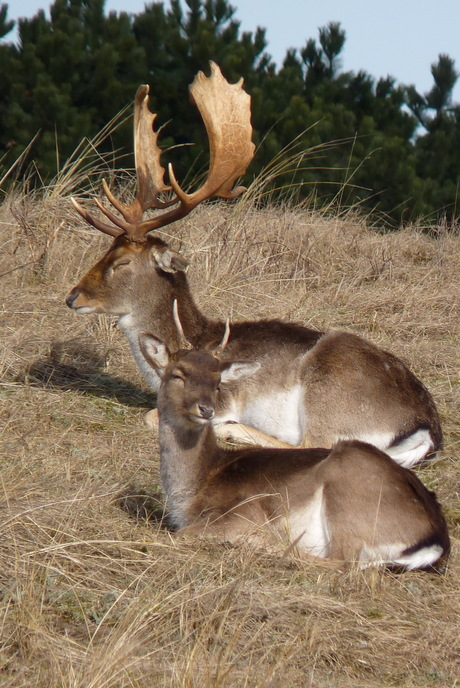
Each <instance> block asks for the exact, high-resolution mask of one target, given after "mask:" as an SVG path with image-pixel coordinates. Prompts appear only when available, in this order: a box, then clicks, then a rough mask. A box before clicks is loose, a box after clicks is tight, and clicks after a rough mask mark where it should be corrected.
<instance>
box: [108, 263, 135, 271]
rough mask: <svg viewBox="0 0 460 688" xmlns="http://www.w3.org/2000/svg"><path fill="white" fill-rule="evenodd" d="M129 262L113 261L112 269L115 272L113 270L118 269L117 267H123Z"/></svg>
mask: <svg viewBox="0 0 460 688" xmlns="http://www.w3.org/2000/svg"><path fill="white" fill-rule="evenodd" d="M130 264H131V261H130V260H121V261H120V262H119V263H115V265H112V270H113V271H114V272H115V270H118V269H119V268H125V267H126V266H128V265H130Z"/></svg>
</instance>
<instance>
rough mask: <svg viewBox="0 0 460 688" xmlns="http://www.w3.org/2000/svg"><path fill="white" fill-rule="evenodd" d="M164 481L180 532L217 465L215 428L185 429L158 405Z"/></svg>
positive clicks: (172, 515)
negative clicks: (192, 503) (193, 502)
mask: <svg viewBox="0 0 460 688" xmlns="http://www.w3.org/2000/svg"><path fill="white" fill-rule="evenodd" d="M159 419H160V464H161V480H162V483H163V488H164V491H165V493H166V499H167V508H168V511H169V514H170V518H171V521H172V523H173V524H174V525H175V526H176V527H177V528H182V527H184V526H186V525H188V524H189V517H188V512H189V507H190V505H191V502H192V501H193V499H194V497H195V496H196V495H197V493H198V492H199V490H200V489H201V487H203V485H204V484H205V482H206V479H207V476H208V475H209V473H210V471H211V470H212V468H214V467H215V465H216V463H217V461H218V455H219V449H218V447H217V443H216V439H215V435H214V431H213V429H212V426H210V425H206V426H200V425H196V426H194V425H193V426H192V424H191V423H189V424H187V427H186V428H184V427H183V426H182V425H181V426H179V425H178V424H177V422H174V420H173V419H171V418H169V417H168V414H167V411H165V409H164V405H163V404H161V403H160V404H159Z"/></svg>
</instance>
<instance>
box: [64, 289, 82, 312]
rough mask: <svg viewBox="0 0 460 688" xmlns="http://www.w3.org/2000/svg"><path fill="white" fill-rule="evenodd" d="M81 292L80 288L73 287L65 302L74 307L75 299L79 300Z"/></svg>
mask: <svg viewBox="0 0 460 688" xmlns="http://www.w3.org/2000/svg"><path fill="white" fill-rule="evenodd" d="M79 293H80V291H79V289H77V287H75V288H74V289H72V291H71V292H70V293H69V294H68V295H67V298H66V300H65V302H66V304H67V305H68V307H69V308H72V307H73V304H74V303H75V301H76V300H77V298H78V295H79Z"/></svg>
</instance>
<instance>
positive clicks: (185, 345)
mask: <svg viewBox="0 0 460 688" xmlns="http://www.w3.org/2000/svg"><path fill="white" fill-rule="evenodd" d="M173 316H174V323H175V325H176V329H177V339H178V341H179V348H180V349H193V345H192V344H190V342H189V341H188V339H186V337H185V335H184V330H183V328H182V324H181V321H180V319H179V311H178V309H177V299H174V303H173Z"/></svg>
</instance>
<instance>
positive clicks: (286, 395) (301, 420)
mask: <svg viewBox="0 0 460 688" xmlns="http://www.w3.org/2000/svg"><path fill="white" fill-rule="evenodd" d="M302 396H303V389H302V386H301V385H295V386H294V387H292V388H291V389H289V390H281V391H279V392H276V393H274V394H269V395H265V396H260V397H259V398H257V399H251V400H250V401H249V403H248V404H247V405H246V406H245V407H244V408H241V409H237V408H235V409H233V411H234V414H231V413H229V414H225V418H221V417H219V418H216V422H221V421H222V420H234V421H237V422H238V423H244V424H245V425H250V426H252V427H254V428H257V429H258V430H261V431H262V432H265V433H266V434H267V435H271V436H272V437H276V438H277V439H279V440H281V441H282V442H288V443H289V444H293V445H300V444H302V441H303V438H304V434H305V430H306V427H305V426H306V416H305V413H304V411H303V398H302ZM236 416H237V417H236Z"/></svg>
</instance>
